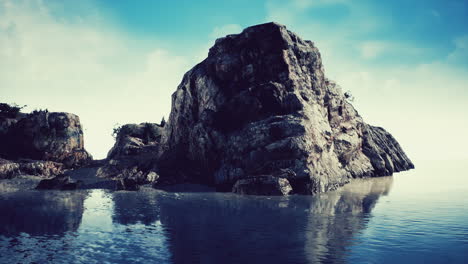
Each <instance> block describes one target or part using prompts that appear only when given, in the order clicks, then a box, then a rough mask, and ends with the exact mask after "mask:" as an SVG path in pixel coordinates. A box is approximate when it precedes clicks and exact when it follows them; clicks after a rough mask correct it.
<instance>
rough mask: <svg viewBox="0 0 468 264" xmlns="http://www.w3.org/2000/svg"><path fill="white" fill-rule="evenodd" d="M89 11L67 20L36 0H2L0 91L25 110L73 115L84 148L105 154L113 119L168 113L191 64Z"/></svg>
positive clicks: (152, 117)
mask: <svg viewBox="0 0 468 264" xmlns="http://www.w3.org/2000/svg"><path fill="white" fill-rule="evenodd" d="M90 8H91V7H90ZM89 11H93V10H89ZM91 13H93V16H92V17H79V18H77V19H74V20H73V21H66V20H64V19H59V18H57V17H54V16H52V15H51V10H50V7H49V6H48V5H46V4H44V3H43V2H42V1H6V0H0V91H1V92H0V94H1V100H2V101H6V102H10V103H11V102H16V103H18V104H27V105H29V106H30V107H29V110H32V109H34V108H48V109H49V110H51V111H65V112H72V113H76V114H78V115H79V116H80V118H81V121H82V123H83V125H84V128H85V146H86V148H87V149H88V150H89V151H90V152H91V153H92V154H93V155H95V156H96V157H97V158H103V157H104V156H105V155H106V153H107V151H108V150H109V149H110V148H111V146H112V144H113V139H112V137H111V132H112V127H113V126H114V124H115V123H120V124H125V123H133V122H134V123H138V122H145V121H149V122H159V121H160V120H161V117H162V116H163V115H165V116H166V118H167V116H168V113H169V109H170V103H171V99H170V95H171V94H172V92H173V91H175V89H176V87H177V85H178V84H179V82H180V80H181V79H182V76H183V73H184V72H185V71H186V70H188V69H189V66H190V65H191V63H189V62H188V61H187V59H185V58H182V57H179V56H176V55H174V54H172V53H171V52H170V51H167V50H164V49H161V48H159V47H158V46H157V44H156V45H155V47H154V48H153V49H144V48H140V47H139V46H138V42H137V41H135V40H131V39H130V38H129V37H127V36H126V35H125V34H124V33H121V32H118V31H116V30H115V29H114V28H113V27H112V26H111V25H104V24H102V23H100V21H101V20H100V19H99V17H96V16H95V15H96V14H98V12H97V11H95V12H91Z"/></svg>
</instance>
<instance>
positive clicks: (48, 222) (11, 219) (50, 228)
mask: <svg viewBox="0 0 468 264" xmlns="http://www.w3.org/2000/svg"><path fill="white" fill-rule="evenodd" d="M85 198H86V192H78V191H73V192H55V191H52V192H51V191H24V192H9V193H2V194H0V215H1V216H0V235H7V236H8V235H17V234H19V233H22V232H24V233H28V234H30V235H56V234H58V235H60V234H63V233H65V232H67V231H76V230H77V229H78V227H79V225H80V223H81V218H82V215H83V202H84V199H85Z"/></svg>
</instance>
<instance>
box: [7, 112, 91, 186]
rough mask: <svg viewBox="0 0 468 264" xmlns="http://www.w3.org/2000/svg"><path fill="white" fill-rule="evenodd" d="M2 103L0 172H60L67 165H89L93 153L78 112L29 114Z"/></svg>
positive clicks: (72, 166) (13, 173)
mask: <svg viewBox="0 0 468 264" xmlns="http://www.w3.org/2000/svg"><path fill="white" fill-rule="evenodd" d="M12 109H15V107H11V106H8V105H6V104H1V107H0V156H1V157H2V158H3V160H2V162H0V163H1V164H0V174H1V175H3V177H12V176H13V175H17V174H29V173H31V171H33V172H35V173H33V174H38V175H39V174H40V175H44V176H51V175H55V174H60V173H61V172H62V171H63V170H62V167H63V168H75V167H79V166H83V165H85V164H86V163H87V162H88V161H89V160H91V155H89V154H88V152H87V151H86V150H85V149H84V142H83V130H82V127H81V124H80V119H79V117H78V116H76V115H74V114H69V113H53V112H48V111H34V112H32V113H29V114H25V113H21V112H19V109H18V108H16V111H14V110H12Z"/></svg>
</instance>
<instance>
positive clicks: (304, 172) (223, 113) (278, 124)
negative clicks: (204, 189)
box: [158, 23, 414, 194]
mask: <svg viewBox="0 0 468 264" xmlns="http://www.w3.org/2000/svg"><path fill="white" fill-rule="evenodd" d="M348 97H349V95H347V96H346V95H345V94H344V93H343V91H342V90H341V88H340V87H339V86H338V85H337V84H335V83H334V82H333V81H331V80H329V79H327V78H326V76H325V74H324V69H323V65H322V60H321V55H320V53H319V51H318V49H317V47H316V46H315V45H314V43H313V42H311V41H308V40H302V39H301V38H300V37H299V36H297V35H296V34H294V33H292V32H290V31H289V30H287V29H286V27H285V26H283V25H279V24H276V23H267V24H262V25H257V26H252V27H249V28H247V29H245V30H244V31H243V32H242V33H240V34H236V35H228V36H226V37H224V38H221V39H218V40H217V41H216V43H215V45H214V46H213V47H212V48H211V49H210V51H209V55H208V58H206V59H205V60H204V61H203V62H201V63H199V64H198V65H196V66H195V67H194V68H192V69H191V70H190V71H189V72H187V73H186V74H185V75H184V77H183V80H182V82H181V84H180V85H179V86H178V88H177V90H176V92H175V93H174V94H173V95H172V109H171V114H170V117H169V120H168V122H167V124H166V126H165V127H164V131H163V133H162V134H161V135H162V138H161V143H160V147H159V156H160V157H159V161H158V163H159V164H158V169H159V173H160V175H161V179H160V181H161V182H164V181H165V180H168V179H170V180H174V181H177V182H197V183H204V184H209V185H215V186H217V188H218V189H219V190H224V191H231V190H233V186H239V185H240V183H243V185H242V186H244V187H246V185H245V183H246V182H251V183H252V184H255V185H258V184H259V182H258V181H254V180H247V179H251V178H257V177H258V176H261V175H270V176H272V177H275V175H286V176H282V178H281V181H282V182H283V185H290V186H291V187H292V191H291V193H301V194H314V193H318V192H325V191H330V190H334V189H336V188H337V187H338V186H341V185H344V184H346V183H347V182H349V180H350V179H352V178H360V177H374V176H385V175H391V174H392V173H394V172H398V171H403V170H408V169H411V168H413V167H414V166H413V164H412V163H411V161H410V160H409V159H408V157H407V156H406V155H405V153H404V152H403V150H402V149H401V147H400V146H399V144H398V142H397V141H396V140H395V139H394V138H393V137H392V136H391V135H390V134H389V133H388V132H386V131H385V130H384V129H383V128H379V127H374V126H370V125H368V124H366V123H365V122H364V121H363V119H362V118H361V116H360V115H359V114H358V113H357V111H356V110H355V109H354V107H353V106H352V105H351V103H350V102H348V100H347V98H348ZM265 182H266V181H265ZM267 185H268V186H275V185H272V184H269V183H267V184H266V185H265V186H263V187H261V186H260V187H261V188H250V189H256V190H258V191H256V192H250V194H270V193H271V189H270V188H268V186H267ZM273 188H277V187H273ZM244 189H247V188H244ZM237 190H239V189H238V188H234V190H233V191H235V192H236V191H237ZM281 193H282V194H284V193H283V192H281ZM288 193H289V192H288Z"/></svg>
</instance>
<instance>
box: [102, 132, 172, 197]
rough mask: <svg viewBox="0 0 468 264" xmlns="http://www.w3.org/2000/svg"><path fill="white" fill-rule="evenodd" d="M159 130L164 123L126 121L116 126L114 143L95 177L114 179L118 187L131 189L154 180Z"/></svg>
mask: <svg viewBox="0 0 468 264" xmlns="http://www.w3.org/2000/svg"><path fill="white" fill-rule="evenodd" d="M162 130H163V123H162V124H154V123H141V124H127V125H123V126H122V127H120V128H118V129H116V130H115V134H116V142H115V145H114V146H113V147H112V149H111V150H110V151H109V153H108V155H107V159H106V161H105V163H104V165H103V166H101V167H100V168H99V169H98V171H97V176H98V177H102V178H111V179H115V180H117V186H116V189H118V190H133V189H136V187H134V185H141V184H146V183H154V182H155V181H157V180H158V178H159V175H158V174H157V173H156V160H155V159H156V155H155V153H157V151H158V148H159V142H160V139H161V134H162Z"/></svg>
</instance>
